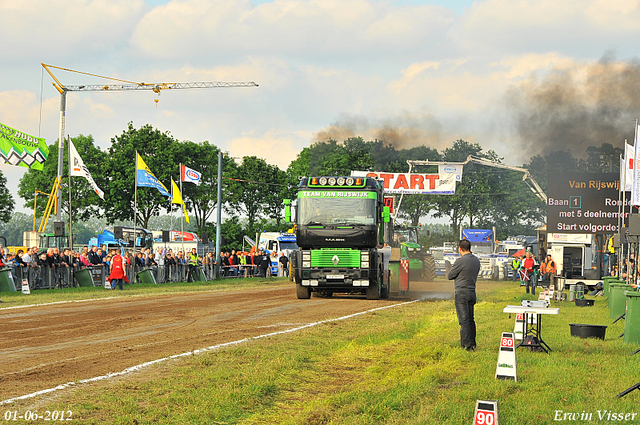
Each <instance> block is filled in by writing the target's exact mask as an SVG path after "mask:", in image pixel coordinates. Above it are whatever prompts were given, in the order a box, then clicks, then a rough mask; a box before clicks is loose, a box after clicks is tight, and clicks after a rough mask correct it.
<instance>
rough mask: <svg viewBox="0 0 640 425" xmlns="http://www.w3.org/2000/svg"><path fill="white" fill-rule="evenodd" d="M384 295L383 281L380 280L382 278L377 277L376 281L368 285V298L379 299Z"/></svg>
mask: <svg viewBox="0 0 640 425" xmlns="http://www.w3.org/2000/svg"><path fill="white" fill-rule="evenodd" d="M381 296H382V282H380V278H379V277H378V278H377V279H375V282H373V281H372V282H370V283H369V286H368V287H367V299H368V300H379V299H380V297H381Z"/></svg>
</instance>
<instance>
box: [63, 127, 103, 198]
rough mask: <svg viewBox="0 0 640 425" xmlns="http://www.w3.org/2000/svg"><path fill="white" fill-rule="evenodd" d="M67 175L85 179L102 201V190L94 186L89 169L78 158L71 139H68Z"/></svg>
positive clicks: (78, 155)
mask: <svg viewBox="0 0 640 425" xmlns="http://www.w3.org/2000/svg"><path fill="white" fill-rule="evenodd" d="M69 151H70V152H69V154H70V156H69V169H70V171H69V175H70V176H80V177H84V178H85V179H87V180H88V181H89V183H90V184H91V187H92V188H93V190H95V192H96V193H97V194H98V196H99V197H100V198H101V199H102V200H104V192H103V191H102V190H100V188H99V187H98V185H97V184H96V182H95V181H94V180H93V177H91V173H90V172H89V169H88V168H87V167H86V166H85V165H84V161H83V160H82V158H81V157H80V154H79V153H78V151H77V150H76V147H75V146H74V145H73V142H72V141H71V139H69Z"/></svg>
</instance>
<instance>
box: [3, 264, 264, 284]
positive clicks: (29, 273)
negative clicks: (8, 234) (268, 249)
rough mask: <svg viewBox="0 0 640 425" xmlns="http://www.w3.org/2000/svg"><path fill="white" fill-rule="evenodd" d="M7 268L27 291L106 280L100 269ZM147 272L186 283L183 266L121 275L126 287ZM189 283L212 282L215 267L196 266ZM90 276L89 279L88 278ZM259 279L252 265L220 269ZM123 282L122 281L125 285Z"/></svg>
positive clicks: (130, 268)
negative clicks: (138, 274)
mask: <svg viewBox="0 0 640 425" xmlns="http://www.w3.org/2000/svg"><path fill="white" fill-rule="evenodd" d="M7 267H10V268H11V276H12V277H13V280H14V283H15V286H16V288H20V287H22V280H23V279H27V281H28V282H29V288H30V289H32V290H33V289H56V288H68V287H77V286H91V284H93V286H95V287H104V286H105V282H106V278H107V277H108V275H109V269H108V268H107V267H104V266H89V267H84V266H79V267H64V266H48V265H31V264H30V265H27V266H19V265H7ZM85 269H86V270H88V271H89V274H86V272H83V273H84V274H83V273H80V274H79V275H78V276H76V274H77V272H80V271H81V270H85ZM145 269H150V271H151V273H152V274H153V276H154V278H155V280H156V282H157V283H158V284H161V283H172V282H186V281H187V280H188V279H190V278H191V277H190V276H189V266H188V265H186V264H177V265H162V266H151V267H142V266H125V273H126V275H127V278H128V279H129V284H135V283H138V282H136V275H137V273H138V272H140V271H142V270H145ZM193 274H194V276H193V280H195V281H203V279H204V281H207V280H214V279H215V264H205V265H199V266H197V268H196V269H195V270H194V273H193ZM89 276H90V278H89ZM256 276H260V273H259V272H258V268H257V267H256V266H254V265H251V264H249V265H244V264H241V265H237V266H231V267H221V269H220V277H222V278H232V277H238V278H241V277H256ZM78 277H81V279H82V285H81V284H80V282H79V281H78ZM125 283H126V282H125Z"/></svg>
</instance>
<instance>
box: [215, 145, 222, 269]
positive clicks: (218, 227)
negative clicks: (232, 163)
mask: <svg viewBox="0 0 640 425" xmlns="http://www.w3.org/2000/svg"><path fill="white" fill-rule="evenodd" d="M216 207H217V208H218V211H217V213H218V223H217V225H216V257H217V258H216V270H215V276H216V278H217V277H218V276H219V275H220V258H221V257H220V239H221V238H222V152H221V151H220V152H218V202H217V206H216Z"/></svg>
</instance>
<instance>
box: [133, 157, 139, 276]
mask: <svg viewBox="0 0 640 425" xmlns="http://www.w3.org/2000/svg"><path fill="white" fill-rule="evenodd" d="M135 161H136V166H135V176H134V179H135V186H134V188H135V189H134V190H133V255H134V259H135V255H136V241H137V240H138V237H137V235H136V219H137V217H138V151H137V150H136V160H135ZM134 283H135V282H134Z"/></svg>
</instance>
